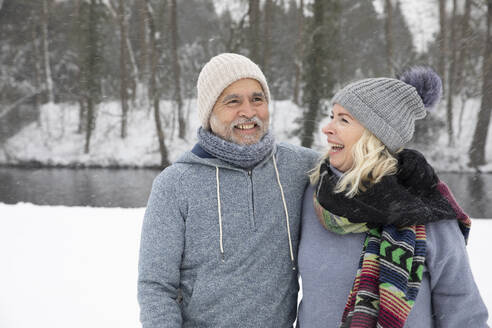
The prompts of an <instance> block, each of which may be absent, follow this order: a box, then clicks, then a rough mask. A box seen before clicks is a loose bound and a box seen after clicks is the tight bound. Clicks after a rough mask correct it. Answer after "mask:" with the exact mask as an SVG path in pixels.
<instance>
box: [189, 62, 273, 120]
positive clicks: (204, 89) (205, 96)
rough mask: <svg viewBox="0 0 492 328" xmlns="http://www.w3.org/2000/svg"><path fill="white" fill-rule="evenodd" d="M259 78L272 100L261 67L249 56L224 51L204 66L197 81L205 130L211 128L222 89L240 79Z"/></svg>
mask: <svg viewBox="0 0 492 328" xmlns="http://www.w3.org/2000/svg"><path fill="white" fill-rule="evenodd" d="M245 78H251V79H255V80H257V81H258V82H259V83H260V84H261V86H262V88H263V92H264V93H265V97H266V99H267V101H268V102H270V90H269V89H268V84H267V81H266V78H265V75H263V72H262V71H261V69H260V68H259V67H258V65H256V64H255V63H253V62H252V61H251V60H250V59H249V58H247V57H245V56H242V55H238V54H232V53H223V54H220V55H217V56H215V57H213V58H212V59H210V61H209V62H208V63H207V64H205V66H203V68H202V71H201V72H200V75H199V76H198V83H197V91H198V95H197V105H198V116H199V118H200V121H201V122H202V127H203V128H204V129H205V130H209V129H210V124H209V119H210V114H211V113H212V109H213V107H214V105H215V102H216V101H217V98H219V96H220V94H221V93H222V91H224V89H225V88H227V87H228V86H229V85H230V84H231V83H233V82H236V81H237V80H240V79H245Z"/></svg>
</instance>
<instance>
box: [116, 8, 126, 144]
mask: <svg viewBox="0 0 492 328" xmlns="http://www.w3.org/2000/svg"><path fill="white" fill-rule="evenodd" d="M118 4H119V8H118V22H119V25H120V99H121V138H126V135H127V114H128V68H127V61H128V60H127V45H126V39H127V33H126V18H125V16H126V15H125V6H124V2H123V0H118Z"/></svg>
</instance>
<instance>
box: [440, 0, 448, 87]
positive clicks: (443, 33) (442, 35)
mask: <svg viewBox="0 0 492 328" xmlns="http://www.w3.org/2000/svg"><path fill="white" fill-rule="evenodd" d="M438 1H439V33H440V37H439V59H438V64H437V65H438V67H437V70H438V74H439V76H440V77H441V80H442V84H443V85H446V84H445V82H446V76H445V75H446V56H447V53H448V49H447V37H446V36H447V33H446V30H447V29H446V20H447V18H446V0H438Z"/></svg>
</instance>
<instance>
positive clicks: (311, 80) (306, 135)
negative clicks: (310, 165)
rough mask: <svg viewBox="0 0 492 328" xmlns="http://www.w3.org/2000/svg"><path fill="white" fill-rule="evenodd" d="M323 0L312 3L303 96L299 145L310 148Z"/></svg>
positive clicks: (320, 59) (320, 58)
mask: <svg viewBox="0 0 492 328" xmlns="http://www.w3.org/2000/svg"><path fill="white" fill-rule="evenodd" d="M324 1H325V0H315V1H314V4H313V30H314V31H313V35H312V40H311V42H310V44H309V55H308V56H309V60H308V64H309V66H308V67H307V68H306V69H307V72H306V74H307V81H306V88H307V91H308V92H305V96H307V97H308V99H307V104H308V110H307V112H306V113H305V115H304V118H303V128H302V135H301V145H302V146H303V147H306V148H311V145H312V144H313V134H314V131H315V129H316V123H317V120H318V113H319V111H320V108H319V107H320V102H321V97H322V91H321V85H322V82H321V79H322V75H321V69H320V67H322V66H323V56H324V55H325V54H324V51H323V41H324V40H323V39H322V38H323V32H324V31H323V30H322V26H323V23H324Z"/></svg>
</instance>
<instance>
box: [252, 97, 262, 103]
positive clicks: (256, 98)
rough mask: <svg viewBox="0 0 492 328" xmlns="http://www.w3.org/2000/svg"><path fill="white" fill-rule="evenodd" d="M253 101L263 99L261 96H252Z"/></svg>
mask: <svg viewBox="0 0 492 328" xmlns="http://www.w3.org/2000/svg"><path fill="white" fill-rule="evenodd" d="M253 101H255V102H256V101H263V98H261V97H254V98H253Z"/></svg>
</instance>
